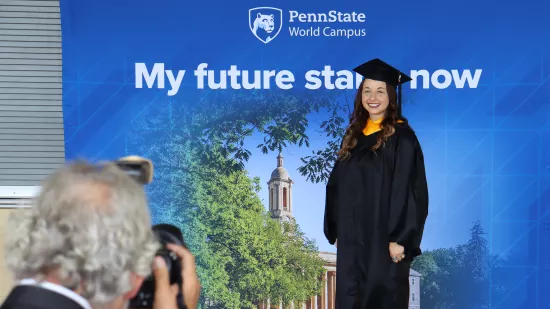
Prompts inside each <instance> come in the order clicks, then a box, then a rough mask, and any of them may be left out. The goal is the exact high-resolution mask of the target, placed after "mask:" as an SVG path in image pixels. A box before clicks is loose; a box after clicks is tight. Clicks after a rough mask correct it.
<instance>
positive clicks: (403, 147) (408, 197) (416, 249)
mask: <svg viewBox="0 0 550 309" xmlns="http://www.w3.org/2000/svg"><path fill="white" fill-rule="evenodd" d="M397 143H398V144H397V146H396V150H395V155H394V162H395V168H394V174H393V180H392V188H391V195H390V222H389V236H390V237H389V238H390V242H396V243H398V244H399V245H401V246H403V247H404V248H405V254H406V255H409V258H412V257H414V256H417V255H419V254H420V252H421V251H420V242H421V241H422V234H423V232H424V224H425V222H426V218H427V216H428V186H427V181H426V172H425V166H424V157H423V153H422V149H421V148H420V144H419V142H418V140H417V139H416V136H415V135H414V133H411V134H406V135H405V136H402V137H400V138H399V139H398V140H397Z"/></svg>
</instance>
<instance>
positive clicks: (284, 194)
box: [283, 188, 288, 210]
mask: <svg viewBox="0 0 550 309" xmlns="http://www.w3.org/2000/svg"><path fill="white" fill-rule="evenodd" d="M286 200H287V198H286V188H283V209H284V210H288V204H287V201H286Z"/></svg>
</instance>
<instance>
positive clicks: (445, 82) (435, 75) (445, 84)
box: [432, 70, 453, 89]
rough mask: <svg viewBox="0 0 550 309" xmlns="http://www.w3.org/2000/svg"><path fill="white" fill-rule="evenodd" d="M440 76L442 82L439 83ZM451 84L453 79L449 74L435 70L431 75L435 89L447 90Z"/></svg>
mask: <svg viewBox="0 0 550 309" xmlns="http://www.w3.org/2000/svg"><path fill="white" fill-rule="evenodd" d="M440 76H443V82H440V81H439V77H440ZM452 82H453V77H452V76H451V73H449V72H447V71H445V70H437V71H435V72H434V73H433V74H432V85H434V86H435V88H437V89H445V88H448V87H449V86H450V85H451V83H452Z"/></svg>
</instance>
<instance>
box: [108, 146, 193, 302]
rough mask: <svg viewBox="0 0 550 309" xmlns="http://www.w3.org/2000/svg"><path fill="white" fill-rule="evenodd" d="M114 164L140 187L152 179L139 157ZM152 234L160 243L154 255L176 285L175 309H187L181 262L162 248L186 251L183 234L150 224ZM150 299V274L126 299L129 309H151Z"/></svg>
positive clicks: (149, 167)
mask: <svg viewBox="0 0 550 309" xmlns="http://www.w3.org/2000/svg"><path fill="white" fill-rule="evenodd" d="M114 163H115V164H116V165H117V166H118V167H119V168H120V169H121V170H123V171H125V172H126V173H127V174H128V175H130V176H131V177H132V178H133V179H134V180H136V181H137V182H138V183H140V184H142V185H147V184H150V183H151V181H152V180H153V163H152V162H151V161H150V160H148V159H145V158H142V157H139V156H128V157H124V158H120V159H118V160H116V161H115V162H114ZM153 233H154V235H155V237H156V238H157V240H158V241H159V242H160V244H161V248H160V249H159V250H158V251H157V252H156V254H155V256H160V257H161V258H163V259H164V262H165V263H166V266H167V268H168V273H169V275H170V285H174V284H177V285H178V295H177V296H176V301H177V305H178V308H179V309H187V306H186V305H185V302H184V301H183V293H182V290H181V289H182V285H183V278H182V276H181V271H182V264H181V259H180V258H179V257H178V256H177V255H176V254H175V253H174V252H172V251H170V250H169V249H168V248H166V244H168V243H172V244H175V245H179V246H182V247H184V248H186V249H187V245H186V244H185V241H184V240H183V234H182V233H181V231H180V230H179V229H178V228H177V227H175V226H173V225H170V224H157V225H154V226H153ZM154 300H155V278H154V275H153V274H151V275H150V276H149V277H147V278H146V279H145V280H144V281H143V284H142V285H141V288H140V290H139V291H138V293H137V294H136V296H135V297H134V298H132V299H131V300H130V308H146V309H147V308H153V302H154Z"/></svg>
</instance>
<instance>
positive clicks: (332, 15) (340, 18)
mask: <svg viewBox="0 0 550 309" xmlns="http://www.w3.org/2000/svg"><path fill="white" fill-rule="evenodd" d="M296 19H297V21H298V22H301V23H327V22H328V23H335V22H338V23H364V22H365V20H366V16H365V13H357V12H351V13H342V12H338V11H334V10H332V11H329V12H328V13H299V12H298V11H290V19H289V22H291V23H293V22H296Z"/></svg>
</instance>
